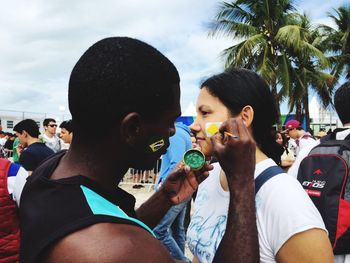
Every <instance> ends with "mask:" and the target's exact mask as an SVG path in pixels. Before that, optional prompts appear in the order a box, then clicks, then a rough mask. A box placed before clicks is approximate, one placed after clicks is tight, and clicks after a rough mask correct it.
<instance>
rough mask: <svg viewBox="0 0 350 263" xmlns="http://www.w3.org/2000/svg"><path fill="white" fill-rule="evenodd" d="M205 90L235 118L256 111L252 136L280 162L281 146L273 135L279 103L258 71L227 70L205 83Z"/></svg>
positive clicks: (271, 156)
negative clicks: (246, 108)
mask: <svg viewBox="0 0 350 263" xmlns="http://www.w3.org/2000/svg"><path fill="white" fill-rule="evenodd" d="M201 88H206V89H207V90H208V91H209V93H210V94H211V95H213V96H214V97H217V98H218V99H219V100H220V101H221V102H222V103H223V104H224V105H225V106H226V108H227V109H228V110H229V111H230V113H231V114H232V115H233V116H235V115H237V114H239V113H240V112H241V110H242V109H243V108H244V107H245V106H247V105H250V106H251V107H252V108H253V109H254V119H253V122H252V130H253V137H254V140H255V141H256V143H257V144H258V146H259V147H260V149H261V150H262V151H263V152H264V153H265V154H266V155H267V156H269V157H270V158H272V159H274V160H275V161H276V162H277V163H278V162H279V160H280V156H281V154H282V153H280V152H281V147H280V145H278V144H277V142H276V139H275V137H274V136H272V134H271V129H272V126H273V125H275V124H276V122H277V119H278V113H277V104H276V101H275V99H274V97H273V95H272V93H271V91H270V88H269V86H268V85H267V83H266V82H265V81H264V80H263V79H262V78H261V77H260V76H259V75H258V74H256V73H255V72H253V71H251V70H247V69H228V70H226V71H225V72H223V73H221V74H218V75H214V76H212V77H210V78H209V79H207V80H205V81H204V82H203V84H202V85H201Z"/></svg>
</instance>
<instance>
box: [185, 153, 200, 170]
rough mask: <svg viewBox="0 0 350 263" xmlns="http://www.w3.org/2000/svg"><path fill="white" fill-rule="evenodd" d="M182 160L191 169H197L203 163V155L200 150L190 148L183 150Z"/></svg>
mask: <svg viewBox="0 0 350 263" xmlns="http://www.w3.org/2000/svg"><path fill="white" fill-rule="evenodd" d="M183 161H184V163H185V164H186V165H188V166H189V167H190V168H191V170H199V169H201V168H202V167H203V166H204V164H205V156H204V154H203V153H202V152H201V151H200V150H197V149H190V150H188V151H187V152H185V154H184V158H183Z"/></svg>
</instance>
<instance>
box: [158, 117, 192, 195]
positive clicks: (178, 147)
mask: <svg viewBox="0 0 350 263" xmlns="http://www.w3.org/2000/svg"><path fill="white" fill-rule="evenodd" d="M175 127H176V133H175V135H174V136H172V137H170V138H169V142H170V145H169V148H168V149H167V151H166V153H165V154H164V155H163V156H162V164H161V167H160V172H159V174H160V175H159V181H158V184H157V186H156V189H158V187H159V184H160V183H162V182H163V181H164V180H165V179H166V178H167V176H168V175H169V173H170V172H171V171H172V170H173V169H174V168H175V166H176V165H177V163H178V162H180V161H181V160H182V158H183V155H184V153H185V152H186V151H187V150H189V149H191V148H192V142H191V135H190V128H189V127H188V126H186V125H185V124H183V123H181V122H177V123H176V124H175Z"/></svg>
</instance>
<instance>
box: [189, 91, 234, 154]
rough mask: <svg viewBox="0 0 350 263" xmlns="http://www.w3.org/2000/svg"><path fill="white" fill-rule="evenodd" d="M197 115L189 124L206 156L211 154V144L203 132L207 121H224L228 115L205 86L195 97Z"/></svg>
mask: <svg viewBox="0 0 350 263" xmlns="http://www.w3.org/2000/svg"><path fill="white" fill-rule="evenodd" d="M196 110H197V117H196V119H195V121H194V123H193V124H192V125H191V126H190V128H191V131H192V133H193V134H194V135H195V138H196V143H197V145H198V146H199V147H200V148H201V151H202V152H203V153H204V155H205V156H206V157H208V158H209V157H210V156H211V155H212V144H211V141H210V138H209V137H207V135H206V132H205V124H206V123H207V122H224V121H226V120H227V119H228V118H229V117H230V112H229V110H228V109H227V108H226V106H225V105H224V104H223V103H222V102H221V101H220V100H219V99H218V98H217V97H214V96H213V95H211V94H210V93H209V92H208V90H207V88H205V87H204V88H202V89H201V90H200V92H199V95H198V98H197V105H196Z"/></svg>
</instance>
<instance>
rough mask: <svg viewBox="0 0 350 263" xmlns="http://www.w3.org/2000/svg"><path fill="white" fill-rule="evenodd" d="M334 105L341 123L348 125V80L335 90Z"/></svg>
mask: <svg viewBox="0 0 350 263" xmlns="http://www.w3.org/2000/svg"><path fill="white" fill-rule="evenodd" d="M334 107H335V110H336V111H337V113H338V116H339V119H340V120H341V122H342V123H343V125H350V80H348V81H347V82H345V83H344V84H343V85H341V86H340V88H339V89H337V91H336V92H335V95H334Z"/></svg>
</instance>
